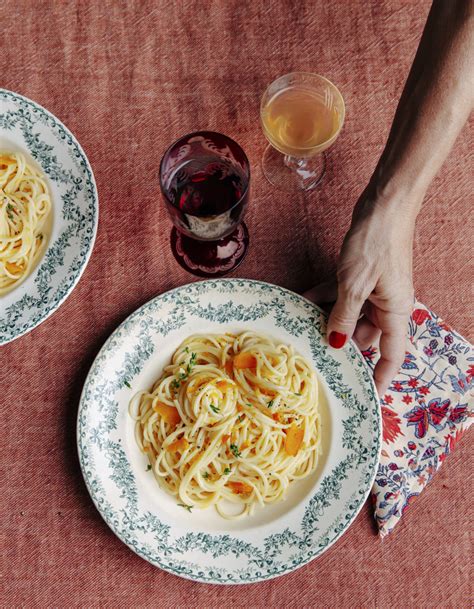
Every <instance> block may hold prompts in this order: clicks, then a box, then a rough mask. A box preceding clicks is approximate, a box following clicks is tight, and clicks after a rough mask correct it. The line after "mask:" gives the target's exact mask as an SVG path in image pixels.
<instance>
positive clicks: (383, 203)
mask: <svg viewBox="0 0 474 609" xmlns="http://www.w3.org/2000/svg"><path fill="white" fill-rule="evenodd" d="M393 199H394V197H393V196H392V197H391V198H390V200H387V199H386V198H383V197H381V196H378V197H374V196H373V195H371V194H369V189H367V190H366V191H365V192H364V193H363V195H362V196H361V198H360V199H359V201H358V203H357V205H356V207H355V210H354V215H353V220H352V225H351V228H350V229H349V231H348V233H347V235H346V237H345V239H344V243H343V246H342V249H341V254H340V258H339V263H338V268H337V281H336V280H334V281H330V282H326V283H324V284H320V285H318V286H316V287H315V288H313V289H312V290H310V291H309V292H307V293H306V294H305V296H306V297H307V298H309V299H310V300H313V301H314V302H316V303H318V304H321V303H324V302H333V301H334V300H335V301H336V302H335V304H334V306H333V307H332V310H331V313H330V315H329V320H328V327H327V336H328V341H329V344H330V345H331V346H332V347H334V348H336V349H340V348H342V347H343V346H344V345H345V344H346V342H347V340H348V339H350V338H351V337H353V338H354V340H355V341H356V343H357V344H358V345H359V347H360V348H361V349H365V348H367V347H368V346H369V345H370V344H371V343H373V342H374V341H375V340H376V339H377V338H378V337H379V336H380V360H379V361H378V362H377V365H376V367H375V371H374V378H375V384H376V386H377V390H378V392H379V395H383V393H384V392H385V391H386V389H387V387H388V386H389V384H390V382H391V381H392V379H393V378H394V376H395V375H396V373H397V372H398V370H399V368H400V365H401V363H402V361H403V357H404V354H405V341H406V336H407V328H408V318H409V316H410V314H411V311H412V308H413V282H412V250H413V232H414V225H415V217H416V214H415V213H413V212H412V211H411V210H412V209H417V208H418V205H417V204H413V205H412V206H410V205H409V203H408V202H407V203H406V204H405V203H403V204H402V205H400V204H399V203H398V202H397V204H395V203H394V200H393Z"/></svg>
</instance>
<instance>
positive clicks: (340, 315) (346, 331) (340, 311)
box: [327, 285, 366, 349]
mask: <svg viewBox="0 0 474 609" xmlns="http://www.w3.org/2000/svg"><path fill="white" fill-rule="evenodd" d="M365 300H366V296H365V295H363V294H362V292H360V293H357V294H356V293H355V292H354V291H353V290H351V289H349V290H348V289H345V288H344V287H341V285H339V290H338V295H337V300H336V303H335V305H334V306H333V308H332V311H331V314H330V315H329V320H328V328H327V336H328V342H329V344H330V345H331V347H334V348H335V349H341V348H342V347H343V346H344V345H345V344H346V343H347V341H348V340H349V339H350V338H351V337H352V335H353V334H354V331H355V328H356V325H357V321H358V319H359V316H360V312H361V309H362V306H363V304H364V302H365Z"/></svg>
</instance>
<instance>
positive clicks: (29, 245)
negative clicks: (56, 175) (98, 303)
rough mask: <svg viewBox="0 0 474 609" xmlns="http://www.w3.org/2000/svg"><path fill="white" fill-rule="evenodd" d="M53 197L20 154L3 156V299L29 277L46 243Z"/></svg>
mask: <svg viewBox="0 0 474 609" xmlns="http://www.w3.org/2000/svg"><path fill="white" fill-rule="evenodd" d="M51 206H52V205H51V197H50V195H49V192H48V187H47V185H46V182H45V179H44V176H43V174H42V173H41V172H40V171H38V170H37V169H35V168H34V167H32V166H31V165H30V164H28V163H27V161H26V159H25V156H24V155H23V154H21V153H20V152H0V296H1V295H2V294H5V293H6V292H7V291H9V290H10V289H12V288H14V287H16V286H17V285H19V284H20V283H21V282H22V281H23V280H24V279H25V278H26V277H27V276H28V274H29V273H30V271H31V269H32V268H33V266H34V264H35V262H36V261H37V260H38V258H39V257H40V255H41V253H42V252H43V249H44V245H45V243H46V239H45V234H44V228H45V222H46V220H47V218H48V215H49V213H50V211H51Z"/></svg>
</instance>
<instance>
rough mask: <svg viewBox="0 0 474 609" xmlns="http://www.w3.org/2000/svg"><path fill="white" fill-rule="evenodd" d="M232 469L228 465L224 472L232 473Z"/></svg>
mask: <svg viewBox="0 0 474 609" xmlns="http://www.w3.org/2000/svg"><path fill="white" fill-rule="evenodd" d="M231 471H232V470H231V469H230V467H226V468H225V470H224V474H225V475H226V476H227V474H230V472H231Z"/></svg>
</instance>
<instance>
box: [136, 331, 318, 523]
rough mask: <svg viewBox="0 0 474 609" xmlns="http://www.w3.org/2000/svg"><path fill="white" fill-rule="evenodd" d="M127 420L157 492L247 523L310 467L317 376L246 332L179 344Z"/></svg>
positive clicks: (280, 347) (284, 350)
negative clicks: (236, 506)
mask: <svg viewBox="0 0 474 609" xmlns="http://www.w3.org/2000/svg"><path fill="white" fill-rule="evenodd" d="M129 412H130V415H131V416H132V417H133V418H134V419H135V421H136V426H135V435H136V440H137V443H138V445H139V447H140V449H141V450H142V451H144V452H145V453H146V454H147V455H148V458H149V461H150V464H151V467H152V470H153V473H154V475H155V478H156V479H157V481H158V483H159V484H160V486H161V487H162V488H163V489H165V490H166V491H168V492H169V493H170V494H172V495H174V496H176V497H177V498H178V499H179V501H180V505H182V506H183V507H186V508H188V509H189V510H191V508H192V507H197V508H206V507H208V506H211V505H214V506H215V507H216V509H217V511H218V513H219V514H220V515H221V516H223V517H224V518H236V517H240V516H243V515H246V514H251V513H252V512H253V510H254V508H255V506H256V505H262V506H263V505H264V504H268V503H274V502H276V501H279V500H281V499H283V498H284V497H285V494H286V492H287V490H288V487H289V485H290V484H291V483H292V482H293V481H294V480H298V479H302V478H305V477H307V476H309V475H310V474H311V473H312V472H314V470H315V468H316V466H317V463H318V458H319V454H320V445H321V430H320V419H319V412H318V386H317V380H316V375H315V373H314V371H313V370H312V368H311V366H310V365H309V363H308V362H307V361H306V360H305V359H304V358H303V357H302V356H301V355H298V354H297V353H295V352H294V350H293V348H292V347H291V346H287V345H284V344H280V343H276V342H274V341H273V340H272V339H270V338H268V337H265V336H262V335H260V334H256V333H254V332H243V333H242V334H239V335H237V336H236V335H232V334H220V335H206V336H200V335H194V336H191V337H189V338H187V339H186V340H185V341H184V342H183V343H182V344H181V345H180V346H179V347H178V349H177V350H176V352H175V353H174V355H173V358H172V362H171V364H170V365H168V366H166V367H165V369H164V372H163V375H162V376H161V378H160V379H159V380H158V381H157V382H156V383H155V384H154V385H153V387H152V388H151V390H150V391H141V392H139V393H138V394H136V395H135V396H134V397H133V399H132V401H131V402H130V406H129ZM223 500H227V501H230V502H232V503H237V504H239V505H240V507H241V510H240V512H239V513H238V514H237V515H234V514H232V513H231V512H229V510H228V509H225V501H224V502H223Z"/></svg>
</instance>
